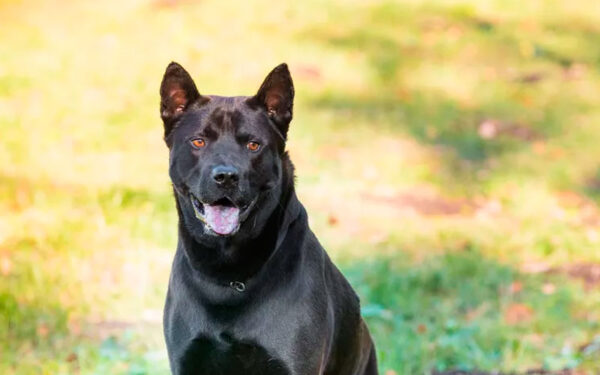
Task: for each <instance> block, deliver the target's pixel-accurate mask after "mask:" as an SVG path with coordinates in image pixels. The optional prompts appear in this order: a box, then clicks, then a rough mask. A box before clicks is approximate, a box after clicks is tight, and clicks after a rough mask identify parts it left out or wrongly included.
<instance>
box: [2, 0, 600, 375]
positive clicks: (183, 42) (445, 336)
mask: <svg viewBox="0 0 600 375" xmlns="http://www.w3.org/2000/svg"><path fill="white" fill-rule="evenodd" d="M171 60H175V61H178V62H180V63H181V64H183V65H184V66H185V67H186V68H187V69H188V70H189V71H190V72H191V74H192V76H193V77H194V78H195V80H196V83H197V86H198V88H199V89H200V91H201V92H202V93H206V94H220V95H240V94H242V95H243V94H245V95H251V94H253V93H254V92H255V91H256V89H257V88H258V86H259V84H260V83H261V81H262V79H263V77H264V76H265V75H266V73H267V72H268V71H269V70H270V69H272V68H273V67H274V66H275V65H277V64H279V63H280V62H283V61H285V62H287V63H288V64H289V65H290V68H291V71H292V74H293V77H294V81H295V85H296V107H295V118H294V120H293V122H292V125H291V132H290V135H289V138H290V141H289V144H288V148H289V151H290V154H291V155H292V159H293V160H294V162H295V164H296V167H297V189H298V193H299V196H300V198H301V200H302V201H303V202H304V203H305V205H306V206H307V209H308V212H309V215H310V223H311V226H312V228H313V229H314V231H315V232H316V233H317V235H318V237H319V238H320V239H321V241H322V243H323V244H324V245H325V246H326V248H327V249H328V251H329V252H330V254H331V255H332V257H333V258H334V259H335V260H336V262H337V263H338V264H339V265H340V266H341V268H342V270H343V271H344V273H345V274H346V275H347V276H348V278H349V279H350V280H351V282H352V283H353V285H354V286H355V288H356V290H357V291H358V292H359V294H360V295H361V297H362V304H363V315H364V316H365V318H366V319H367V321H368V323H369V326H370V328H371V331H372V333H373V335H374V337H375V341H376V343H377V345H378V355H379V360H380V369H381V372H382V374H388V375H391V374H392V375H393V374H409V375H412V374H429V373H430V372H431V371H434V370H440V371H441V370H449V369H463V370H474V369H481V370H487V371H492V370H503V371H525V370H528V369H533V368H545V369H547V370H559V369H563V368H575V369H578V371H580V372H581V373H586V371H588V373H590V374H591V373H596V372H597V371H600V323H599V319H600V287H598V284H600V210H599V207H598V203H599V202H600V105H599V104H600V2H598V0H570V1H569V0H528V1H512V0H505V1H499V0H497V1H492V0H489V1H485V0H482V1H476V0H471V1H466V0H465V1H449V0H448V1H443V0H439V1H396V2H394V1H383V0H382V1H379V0H372V1H357V0H345V1H342V0H339V1H330V2H323V1H313V0H307V1H295V2H284V1H280V2H278V1H246V2H229V1H216V0H202V1H191V0H190V1H176V0H156V1H141V0H140V1H125V0H121V1H112V0H107V1H91V0H80V1H74V0H68V1H67V0H66V1H58V0H56V1H46V0H39V1H33V0H31V1H30V0H22V1H7V0H2V1H0V373H1V374H130V375H133V374H136V375H141V374H167V373H168V365H167V359H166V352H165V349H164V343H163V339H162V333H161V309H162V304H163V298H164V294H165V290H166V285H167V279H168V272H169V268H170V262H171V258H172V256H173V250H174V247H175V242H176V215H175V209H174V205H173V198H172V193H171V189H170V185H169V181H168V175H167V149H166V147H165V145H164V144H163V141H162V139H161V135H162V125H161V122H160V119H159V117H158V101H159V98H158V86H159V83H160V79H161V76H162V73H163V71H164V68H165V67H166V65H167V64H168V63H169V62H170V61H171Z"/></svg>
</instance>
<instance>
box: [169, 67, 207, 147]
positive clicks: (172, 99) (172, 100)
mask: <svg viewBox="0 0 600 375" xmlns="http://www.w3.org/2000/svg"><path fill="white" fill-rule="evenodd" d="M201 99H206V100H208V99H207V98H204V97H202V96H201V95H200V93H199V92H198V89H197V88H196V85H195V84H194V80H192V77H190V75H189V74H188V72H186V70H185V69H183V67H182V66H181V65H179V64H177V63H176V62H172V63H170V64H169V66H167V70H166V71H165V75H164V76H163V80H162V83H161V84H160V117H161V118H162V120H163V123H164V126H165V138H166V137H167V136H168V135H169V134H170V133H171V130H173V127H174V125H175V124H176V123H177V120H178V119H179V117H181V115H182V114H183V113H184V112H185V111H186V110H187V109H188V108H189V106H190V105H192V104H193V103H195V102H196V101H201Z"/></svg>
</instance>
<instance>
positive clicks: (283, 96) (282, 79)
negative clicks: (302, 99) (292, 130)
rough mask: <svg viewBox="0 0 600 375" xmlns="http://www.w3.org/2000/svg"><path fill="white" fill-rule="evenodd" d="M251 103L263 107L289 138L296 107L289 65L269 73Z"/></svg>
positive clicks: (280, 66) (281, 65)
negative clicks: (288, 133)
mask: <svg viewBox="0 0 600 375" xmlns="http://www.w3.org/2000/svg"><path fill="white" fill-rule="evenodd" d="M249 103H250V105H252V106H259V107H262V108H263V109H264V110H265V111H266V112H267V115H268V116H269V118H270V119H271V120H272V121H273V122H274V123H275V125H277V128H278V129H279V131H280V132H281V135H283V138H287V132H288V128H289V126H290V121H291V120H292V113H293V106H294V83H293V82H292V76H291V75H290V71H289V69H288V66H287V64H285V63H283V64H280V65H278V66H277V67H276V68H275V69H273V70H272V71H271V73H269V75H268V76H267V78H265V81H264V82H263V84H262V85H261V86H260V89H259V90H258V93H257V94H256V95H255V96H253V97H252V98H250V100H249Z"/></svg>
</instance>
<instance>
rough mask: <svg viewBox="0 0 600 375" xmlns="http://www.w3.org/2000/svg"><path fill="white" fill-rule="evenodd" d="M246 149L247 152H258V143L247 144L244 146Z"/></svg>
mask: <svg viewBox="0 0 600 375" xmlns="http://www.w3.org/2000/svg"><path fill="white" fill-rule="evenodd" d="M246 147H248V150H250V151H255V152H256V151H258V150H259V149H260V143H258V142H248V144H247V145H246Z"/></svg>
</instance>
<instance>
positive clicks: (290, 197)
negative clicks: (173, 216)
mask: <svg viewBox="0 0 600 375" xmlns="http://www.w3.org/2000/svg"><path fill="white" fill-rule="evenodd" d="M283 162H284V168H282V169H283V174H282V181H281V192H280V194H278V195H279V196H278V197H277V198H276V199H277V202H276V204H275V205H274V209H273V210H272V212H271V213H270V214H269V213H266V215H265V217H267V219H266V223H265V224H264V225H263V226H262V228H261V231H260V233H256V234H254V236H252V238H251V239H239V238H236V236H233V237H231V238H229V237H224V238H217V237H214V238H211V239H210V241H202V240H197V238H196V237H195V236H194V235H193V234H192V233H190V231H189V229H188V228H187V227H186V225H185V223H184V218H183V214H182V212H181V207H180V205H179V201H178V200H177V199H176V203H177V211H178V213H179V234H180V240H181V242H180V245H179V246H180V247H181V246H183V250H184V251H185V254H186V258H187V260H188V261H189V262H190V265H191V266H192V268H193V269H194V270H195V271H197V272H200V273H202V274H203V275H204V276H205V277H209V278H211V279H214V280H215V281H216V282H219V283H223V284H229V282H231V281H245V280H248V279H249V278H251V277H252V276H253V275H254V274H256V273H257V272H258V271H259V270H260V269H261V267H262V266H263V264H265V262H266V261H267V260H268V259H269V257H270V256H271V255H272V254H273V252H274V251H275V250H276V247H277V242H278V238H279V237H280V234H281V233H282V231H285V230H286V229H287V228H285V227H284V226H286V225H289V224H290V220H289V218H288V220H286V217H285V216H286V212H287V214H288V215H289V214H290V212H289V207H293V206H294V205H298V204H299V203H298V198H297V197H296V194H295V191H294V168H293V165H292V163H291V161H290V160H289V158H288V157H287V154H286V155H285V157H284V159H283ZM176 196H177V194H176ZM292 214H293V213H292ZM273 228H277V230H273Z"/></svg>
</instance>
